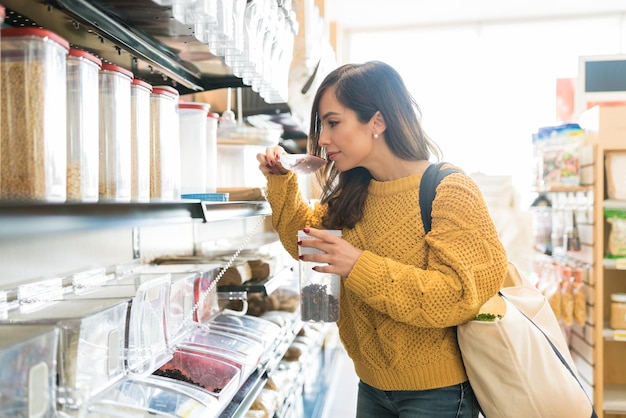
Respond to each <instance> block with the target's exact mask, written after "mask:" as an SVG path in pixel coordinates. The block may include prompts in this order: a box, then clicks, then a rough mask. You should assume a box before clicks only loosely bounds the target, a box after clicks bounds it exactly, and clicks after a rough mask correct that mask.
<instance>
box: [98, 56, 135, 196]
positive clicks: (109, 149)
mask: <svg viewBox="0 0 626 418" xmlns="http://www.w3.org/2000/svg"><path fill="white" fill-rule="evenodd" d="M132 80H133V73H132V72H130V71H128V70H126V69H125V68H122V67H119V66H117V65H114V64H102V68H101V70H100V170H99V171H100V187H99V194H100V199H102V200H113V201H118V202H129V201H130V182H131V180H130V179H131V145H130V135H131V125H130V108H131V106H130V102H131V100H130V95H131V89H130V86H131V82H132Z"/></svg>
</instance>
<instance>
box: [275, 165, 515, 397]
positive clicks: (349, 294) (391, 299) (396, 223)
mask: <svg viewBox="0 0 626 418" xmlns="http://www.w3.org/2000/svg"><path fill="white" fill-rule="evenodd" d="M421 178H422V175H421V174H416V175H412V176H409V177H405V178H401V179H398V180H393V181H386V182H378V181H375V180H372V181H371V183H370V186H369V193H368V197H367V201H366V204H365V211H364V216H363V218H362V219H361V220H360V221H359V222H358V223H357V225H356V226H355V227H354V228H353V229H344V230H343V231H342V234H343V238H344V239H345V240H346V241H348V242H350V243H351V244H352V245H354V246H355V247H358V248H360V249H362V250H363V254H362V255H361V257H360V258H359V260H358V261H357V263H356V264H355V266H354V268H353V269H352V272H351V273H350V275H349V276H348V277H344V278H343V279H342V286H341V299H340V314H339V315H340V319H339V322H338V327H339V335H340V337H341V340H342V342H343V344H344V346H345V348H346V351H347V353H348V355H349V356H350V357H351V358H352V360H353V361H354V366H355V369H356V373H357V375H358V376H359V378H360V379H361V380H363V381H364V382H365V383H367V384H369V385H371V386H374V387H376V388H379V389H381V390H424V389H431V388H437V387H444V386H449V385H453V384H457V383H460V382H463V381H465V380H467V376H466V374H465V369H464V367H463V363H462V359H461V354H460V351H459V347H458V344H457V339H456V328H455V325H458V324H461V323H464V322H466V321H468V320H470V319H472V318H473V317H474V316H475V314H476V313H477V312H478V309H479V308H480V306H481V305H482V304H483V303H484V302H485V301H486V300H487V299H489V298H490V297H491V296H493V295H494V294H495V293H496V292H497V291H498V289H499V288H500V286H501V284H502V281H503V279H504V276H505V272H506V266H507V255H506V252H505V250H504V248H503V246H502V244H501V242H500V240H499V238H498V234H497V231H496V229H495V226H494V224H493V222H492V219H491V217H490V215H489V211H488V209H487V207H486V205H485V202H484V199H483V197H482V194H481V192H480V190H479V188H478V186H477V185H476V183H475V182H474V181H473V180H472V179H471V178H470V177H468V176H466V175H463V174H451V175H449V176H447V177H446V178H445V179H444V180H443V181H442V182H441V184H440V186H439V187H438V188H437V195H436V197H435V200H434V202H433V210H432V230H431V233H430V234H429V235H428V238H427V239H426V240H425V239H424V228H423V225H422V220H421V217H420V216H421V215H420V208H419V200H418V195H419V184H420V180H421ZM267 179H268V183H267V191H266V192H267V200H268V201H269V202H270V205H271V207H272V222H273V226H274V228H275V230H276V231H277V233H278V234H279V236H280V239H281V242H282V243H283V245H284V246H285V248H286V249H287V250H288V251H289V253H290V254H291V255H292V256H293V257H296V258H297V256H298V247H297V230H299V229H302V228H304V227H305V226H311V227H315V228H321V217H322V214H323V212H324V211H325V210H326V207H325V206H322V205H319V204H316V205H314V207H311V206H310V205H309V204H307V203H306V202H305V201H304V200H303V199H302V196H301V194H300V192H299V190H298V181H297V177H296V174H294V173H288V174H287V175H284V176H280V175H270V176H268V178H267Z"/></svg>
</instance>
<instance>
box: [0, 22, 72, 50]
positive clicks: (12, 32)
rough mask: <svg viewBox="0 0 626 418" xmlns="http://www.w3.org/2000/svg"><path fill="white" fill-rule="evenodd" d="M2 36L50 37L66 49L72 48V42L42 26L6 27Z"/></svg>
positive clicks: (0, 34)
mask: <svg viewBox="0 0 626 418" xmlns="http://www.w3.org/2000/svg"><path fill="white" fill-rule="evenodd" d="M0 36H2V37H3V38H5V37H6V38H10V37H19V36H37V37H39V38H43V39H50V40H52V41H54V42H56V43H57V44H59V45H61V46H62V47H63V48H65V49H70V43H69V42H68V41H67V40H66V39H65V38H63V37H61V36H59V35H57V34H56V33H54V32H52V31H49V30H46V29H40V28H21V27H20V28H4V29H2V30H0Z"/></svg>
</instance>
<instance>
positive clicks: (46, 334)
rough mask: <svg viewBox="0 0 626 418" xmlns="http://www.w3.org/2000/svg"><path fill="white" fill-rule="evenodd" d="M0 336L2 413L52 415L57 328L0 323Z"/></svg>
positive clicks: (54, 394) (0, 409)
mask: <svg viewBox="0 0 626 418" xmlns="http://www.w3.org/2000/svg"><path fill="white" fill-rule="evenodd" d="M0 335H2V338H1V339H0V362H1V363H0V364H2V369H0V411H2V416H7V417H54V416H56V415H55V410H56V407H55V403H56V377H57V372H56V364H57V348H58V330H57V328H56V327H53V326H45V325H13V324H10V325H0Z"/></svg>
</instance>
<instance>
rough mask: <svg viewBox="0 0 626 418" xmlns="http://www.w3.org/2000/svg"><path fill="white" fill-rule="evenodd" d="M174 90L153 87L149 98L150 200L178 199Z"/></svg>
mask: <svg viewBox="0 0 626 418" xmlns="http://www.w3.org/2000/svg"><path fill="white" fill-rule="evenodd" d="M178 98H179V94H178V91H177V90H176V89H174V88H173V87H169V86H155V87H154V88H153V89H152V95H151V96H150V197H151V198H155V199H161V200H174V198H178V197H180V136H179V130H178V124H179V118H178V108H177V104H178Z"/></svg>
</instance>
